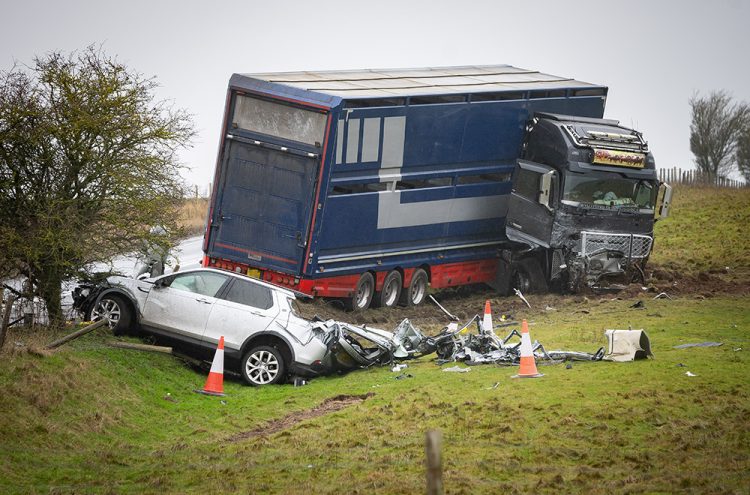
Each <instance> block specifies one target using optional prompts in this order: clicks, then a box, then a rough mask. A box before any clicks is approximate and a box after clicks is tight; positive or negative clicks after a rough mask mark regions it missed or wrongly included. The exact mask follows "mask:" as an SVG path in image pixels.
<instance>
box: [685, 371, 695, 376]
mask: <svg viewBox="0 0 750 495" xmlns="http://www.w3.org/2000/svg"><path fill="white" fill-rule="evenodd" d="M685 374H686V375H687V376H698V375H696V374H695V373H691V372H689V371H687V372H685Z"/></svg>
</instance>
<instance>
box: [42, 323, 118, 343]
mask: <svg viewBox="0 0 750 495" xmlns="http://www.w3.org/2000/svg"><path fill="white" fill-rule="evenodd" d="M108 324H109V318H102V319H101V320H99V321H97V322H96V323H92V324H91V325H89V326H86V327H83V328H81V329H80V330H77V331H75V332H73V333H70V334H68V335H66V336H65V337H62V338H60V339H57V340H56V341H54V342H52V343H50V344H47V347H45V349H54V348H55V347H60V346H61V345H63V344H65V343H66V342H70V341H71V340H73V339H77V338H78V337H80V336H81V335H86V334H87V333H89V332H92V331H94V330H96V329H97V328H101V327H103V326H104V325H108Z"/></svg>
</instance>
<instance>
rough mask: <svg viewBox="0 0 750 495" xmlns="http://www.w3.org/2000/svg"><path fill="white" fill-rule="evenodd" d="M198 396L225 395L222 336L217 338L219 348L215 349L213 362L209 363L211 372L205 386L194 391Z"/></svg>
mask: <svg viewBox="0 0 750 495" xmlns="http://www.w3.org/2000/svg"><path fill="white" fill-rule="evenodd" d="M196 392H198V393H199V394H206V395H220V396H221V395H225V394H224V336H223V335H222V336H221V337H220V338H219V347H218V348H217V349H216V354H215V355H214V360H213V362H212V363H211V371H209V372H208V378H207V379H206V384H205V385H204V386H203V390H196Z"/></svg>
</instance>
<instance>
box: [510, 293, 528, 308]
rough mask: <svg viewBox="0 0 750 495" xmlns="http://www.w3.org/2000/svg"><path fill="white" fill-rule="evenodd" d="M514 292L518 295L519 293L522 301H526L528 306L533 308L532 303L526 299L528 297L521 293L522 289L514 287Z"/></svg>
mask: <svg viewBox="0 0 750 495" xmlns="http://www.w3.org/2000/svg"><path fill="white" fill-rule="evenodd" d="M513 292H515V293H516V295H517V296H518V297H520V298H521V301H523V302H525V303H526V306H528V307H529V309H531V304H529V301H527V300H526V298H525V297H523V294H521V291H520V290H518V289H516V288H514V289H513Z"/></svg>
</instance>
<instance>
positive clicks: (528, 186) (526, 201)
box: [505, 160, 559, 248]
mask: <svg viewBox="0 0 750 495" xmlns="http://www.w3.org/2000/svg"><path fill="white" fill-rule="evenodd" d="M558 182H559V181H558V178H557V172H555V170H554V169H553V168H552V167H549V166H547V165H542V164H541V163H536V162H530V161H527V160H518V162H517V164H516V169H515V171H514V172H513V189H512V192H511V195H510V199H509V201H508V216H507V218H506V223H505V230H506V234H507V236H508V238H509V239H510V240H512V241H517V242H522V243H524V244H531V245H536V246H541V247H544V248H548V247H549V246H550V241H551V235H552V223H553V220H554V216H555V215H554V209H553V205H554V201H555V199H556V194H557V193H556V187H557V184H558Z"/></svg>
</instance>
